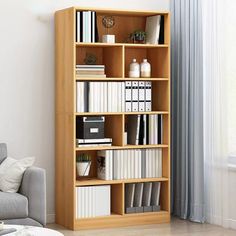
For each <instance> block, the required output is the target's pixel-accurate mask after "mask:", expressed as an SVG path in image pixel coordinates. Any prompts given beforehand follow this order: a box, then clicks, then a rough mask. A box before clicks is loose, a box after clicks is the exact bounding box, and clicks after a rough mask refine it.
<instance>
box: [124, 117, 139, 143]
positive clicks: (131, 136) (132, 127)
mask: <svg viewBox="0 0 236 236" xmlns="http://www.w3.org/2000/svg"><path fill="white" fill-rule="evenodd" d="M139 126H140V115H130V116H128V121H127V141H128V144H132V145H137V144H138V143H139V128H140V127H139Z"/></svg>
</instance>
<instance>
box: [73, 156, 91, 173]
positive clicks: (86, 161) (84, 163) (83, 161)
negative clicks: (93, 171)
mask: <svg viewBox="0 0 236 236" xmlns="http://www.w3.org/2000/svg"><path fill="white" fill-rule="evenodd" d="M76 167H77V175H78V176H88V175H89V171H90V167H91V156H90V155H89V154H86V153H83V154H80V155H79V156H77V157H76Z"/></svg>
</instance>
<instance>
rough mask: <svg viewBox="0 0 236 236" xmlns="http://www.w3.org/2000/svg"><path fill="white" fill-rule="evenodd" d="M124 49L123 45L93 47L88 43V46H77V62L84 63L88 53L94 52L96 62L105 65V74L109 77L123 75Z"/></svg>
mask: <svg viewBox="0 0 236 236" xmlns="http://www.w3.org/2000/svg"><path fill="white" fill-rule="evenodd" d="M122 51H123V48H122V46H108V45H106V44H104V45H99V46H95V47H94V46H93V47H91V46H90V45H88V44H86V46H78V47H76V64H77V65H78V64H79V65H84V64H85V62H84V59H85V57H86V54H93V55H95V56H96V58H97V61H96V64H98V65H105V74H106V76H107V77H111V78H113V77H114V78H119V77H123V56H122V55H123V54H122ZM78 79H80V78H78ZM86 79H90V78H86ZM99 79H100V78H99ZM102 79H103V78H102Z"/></svg>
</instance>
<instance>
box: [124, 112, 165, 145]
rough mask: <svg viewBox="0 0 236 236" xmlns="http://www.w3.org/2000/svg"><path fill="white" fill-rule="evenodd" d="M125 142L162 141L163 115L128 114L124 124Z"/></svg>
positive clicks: (134, 143) (142, 143) (158, 142)
mask: <svg viewBox="0 0 236 236" xmlns="http://www.w3.org/2000/svg"><path fill="white" fill-rule="evenodd" d="M126 129H127V130H126V131H127V143H128V144H131V145H148V144H152V145H153V144H154V145H155V144H162V143H163V115H162V114H157V115H129V116H128V119H127V125H126Z"/></svg>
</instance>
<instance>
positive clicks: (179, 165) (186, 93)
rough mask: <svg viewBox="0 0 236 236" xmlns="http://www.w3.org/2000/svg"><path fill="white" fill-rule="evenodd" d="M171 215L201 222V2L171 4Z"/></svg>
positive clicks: (175, 0) (184, 0) (177, 0)
mask: <svg viewBox="0 0 236 236" xmlns="http://www.w3.org/2000/svg"><path fill="white" fill-rule="evenodd" d="M171 13H172V15H171V18H172V41H171V48H172V55H171V60H172V63H171V64H172V68H171V69H172V70H171V76H172V150H171V152H172V155H171V156H172V187H171V188H172V189H171V190H172V213H173V214H174V215H176V216H178V217H180V218H183V219H190V220H192V221H195V222H204V188H203V186H204V158H203V150H204V147H203V63H202V61H203V54H202V53H203V51H202V50H203V45H202V6H201V1H191V0H172V1H171Z"/></svg>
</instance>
